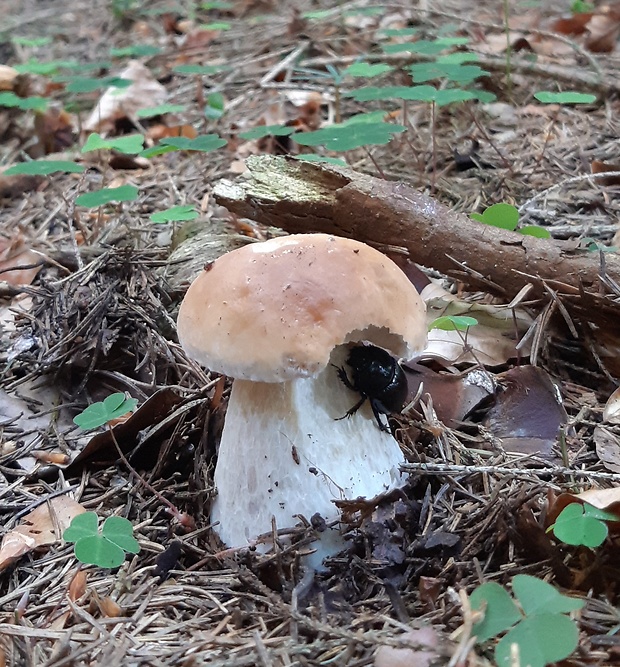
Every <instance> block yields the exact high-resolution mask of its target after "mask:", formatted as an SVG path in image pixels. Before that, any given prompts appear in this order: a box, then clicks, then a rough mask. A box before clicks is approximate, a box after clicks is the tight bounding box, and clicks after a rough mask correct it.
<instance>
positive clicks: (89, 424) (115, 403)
mask: <svg viewBox="0 0 620 667" xmlns="http://www.w3.org/2000/svg"><path fill="white" fill-rule="evenodd" d="M137 404H138V401H137V400H136V399H135V398H127V397H126V396H125V394H123V393H121V392H118V393H115V394H110V396H108V397H107V398H105V399H104V400H103V401H98V402H97V403H93V404H92V405H89V406H88V407H87V408H85V409H84V410H83V411H82V412H81V413H80V414H79V415H76V416H75V417H74V418H73V423H74V424H76V425H77V426H79V427H80V428H81V429H83V430H85V431H90V430H91V429H94V428H99V427H100V426H103V425H104V424H107V423H108V422H109V421H112V420H113V419H118V417H122V416H123V415H126V414H127V413H128V412H131V411H132V410H133V409H134V408H135V407H136V405H137Z"/></svg>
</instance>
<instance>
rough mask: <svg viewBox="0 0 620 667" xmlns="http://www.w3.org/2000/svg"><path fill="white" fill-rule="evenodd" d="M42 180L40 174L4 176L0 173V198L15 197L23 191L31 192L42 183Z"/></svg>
mask: <svg viewBox="0 0 620 667" xmlns="http://www.w3.org/2000/svg"><path fill="white" fill-rule="evenodd" d="M43 180H44V179H43V177H42V176H28V175H26V174H19V175H17V174H16V175H15V176H4V175H3V174H0V199H17V198H18V197H21V196H22V195H23V194H24V193H25V192H33V191H34V190H36V189H37V188H38V187H39V186H40V185H41V183H43Z"/></svg>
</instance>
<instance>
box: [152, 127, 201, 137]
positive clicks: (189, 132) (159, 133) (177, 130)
mask: <svg viewBox="0 0 620 667" xmlns="http://www.w3.org/2000/svg"><path fill="white" fill-rule="evenodd" d="M146 136H147V137H148V138H149V139H151V140H152V141H160V140H161V139H166V138H168V137H186V138H187V139H195V138H196V137H197V136H198V130H197V129H196V128H195V127H194V126H193V125H171V126H170V127H169V126H168V125H162V124H159V125H153V126H152V127H149V128H148V130H147V131H146Z"/></svg>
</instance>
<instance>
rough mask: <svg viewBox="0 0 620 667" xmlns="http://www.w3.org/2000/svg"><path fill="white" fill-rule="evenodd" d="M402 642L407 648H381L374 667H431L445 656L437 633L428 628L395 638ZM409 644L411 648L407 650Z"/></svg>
mask: <svg viewBox="0 0 620 667" xmlns="http://www.w3.org/2000/svg"><path fill="white" fill-rule="evenodd" d="M394 638H397V639H399V640H401V641H402V642H403V644H404V645H405V648H396V647H395V646H386V645H383V646H379V648H378V649H377V652H376V653H375V659H374V667H413V666H414V665H415V667H431V665H433V664H436V663H437V660H438V658H441V656H442V655H443V654H444V652H443V651H442V650H440V645H439V637H438V636H437V633H436V631H435V630H434V629H433V628H432V627H430V626H426V627H423V628H418V629H415V630H409V632H406V633H404V634H402V635H398V636H397V637H393V639H394ZM407 644H409V645H410V648H407V647H406V646H407Z"/></svg>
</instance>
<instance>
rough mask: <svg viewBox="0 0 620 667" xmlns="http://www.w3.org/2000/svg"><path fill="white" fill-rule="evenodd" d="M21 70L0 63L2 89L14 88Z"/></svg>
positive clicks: (0, 84) (0, 87) (0, 85)
mask: <svg viewBox="0 0 620 667" xmlns="http://www.w3.org/2000/svg"><path fill="white" fill-rule="evenodd" d="M18 76H19V72H18V71H17V70H16V69H13V68H12V67H9V66H8V65H0V90H13V88H14V86H15V79H17V77H18Z"/></svg>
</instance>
